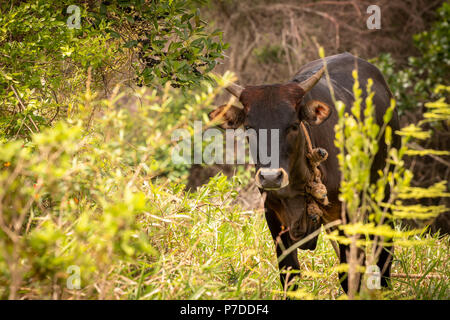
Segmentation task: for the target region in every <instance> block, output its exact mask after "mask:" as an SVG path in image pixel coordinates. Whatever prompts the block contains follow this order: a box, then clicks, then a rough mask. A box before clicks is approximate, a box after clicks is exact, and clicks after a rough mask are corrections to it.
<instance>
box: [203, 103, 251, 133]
mask: <svg viewBox="0 0 450 320" xmlns="http://www.w3.org/2000/svg"><path fill="white" fill-rule="evenodd" d="M208 116H209V119H210V120H211V121H217V122H218V123H219V126H220V127H221V128H222V129H237V128H239V127H240V126H241V125H243V124H244V120H245V111H244V109H241V108H238V107H236V106H233V105H226V104H224V105H221V106H220V107H217V108H216V109H215V110H213V111H211V112H210V113H209V114H208Z"/></svg>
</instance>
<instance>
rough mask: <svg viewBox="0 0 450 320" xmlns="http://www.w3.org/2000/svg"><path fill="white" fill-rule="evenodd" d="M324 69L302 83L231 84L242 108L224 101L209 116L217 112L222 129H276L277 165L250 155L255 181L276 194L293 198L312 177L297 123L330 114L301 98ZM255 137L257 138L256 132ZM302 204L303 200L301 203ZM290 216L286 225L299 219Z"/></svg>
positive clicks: (315, 122)
mask: <svg viewBox="0 0 450 320" xmlns="http://www.w3.org/2000/svg"><path fill="white" fill-rule="evenodd" d="M324 71H325V69H324V68H322V69H320V70H319V71H317V72H316V73H315V74H313V75H312V76H311V77H309V78H308V79H306V80H304V81H303V82H301V83H295V82H290V83H287V84H274V85H262V86H247V87H245V88H243V87H240V86H238V85H236V84H233V85H231V86H229V87H228V88H227V90H228V91H229V92H230V93H232V94H233V95H234V96H236V97H237V98H238V99H239V101H240V102H241V103H242V105H243V107H244V108H238V107H236V106H231V107H229V106H226V105H223V106H220V107H218V108H217V109H216V110H214V111H212V112H211V113H210V114H209V117H210V119H215V118H217V117H218V116H219V115H220V116H221V117H222V124H221V127H222V128H224V129H236V128H238V127H240V126H242V125H243V126H244V129H246V130H249V129H254V130H255V132H256V134H257V135H259V133H260V132H261V131H260V129H267V131H266V132H271V129H277V130H278V135H279V148H278V149H279V158H278V160H279V161H278V163H279V166H278V167H275V168H274V167H273V166H271V164H270V163H266V164H263V163H261V162H260V161H259V159H255V157H253V159H254V160H255V161H256V176H255V180H256V184H257V185H258V187H259V188H260V189H262V190H268V191H270V193H271V194H274V195H277V196H278V197H277V198H292V197H293V196H294V195H293V192H295V191H296V190H304V185H305V183H306V181H308V180H309V179H310V177H311V174H312V172H311V171H310V168H309V166H308V163H307V161H308V160H307V158H306V154H307V145H306V141H305V135H304V132H303V131H302V130H301V126H300V123H301V122H302V121H304V122H307V123H308V124H310V125H313V126H314V125H319V124H321V123H322V122H323V121H325V120H326V119H327V118H328V117H329V115H330V113H331V108H330V107H329V106H328V105H327V104H325V103H323V102H321V101H317V100H312V101H308V102H307V103H305V102H304V100H303V98H304V96H305V94H306V93H307V92H308V91H310V90H311V89H312V88H313V87H314V85H316V84H317V82H318V81H319V80H320V78H321V77H322V75H323V73H324ZM257 138H258V140H259V136H258V137H257ZM271 140H272V139H271V138H270V137H267V139H266V141H267V151H268V153H269V154H270V152H271V149H273V148H271V145H270V144H271ZM270 156H271V157H273V155H270ZM300 205H301V204H300V203H298V204H296V206H300ZM305 205H306V204H305V203H303V205H302V206H303V207H304V206H305ZM298 209H300V210H301V208H298ZM289 220H290V221H286V224H287V225H290V226H292V224H293V223H298V221H296V220H298V219H296V218H294V217H292V219H289ZM295 221H296V222H295ZM294 229H296V228H294ZM301 229H304V228H301Z"/></svg>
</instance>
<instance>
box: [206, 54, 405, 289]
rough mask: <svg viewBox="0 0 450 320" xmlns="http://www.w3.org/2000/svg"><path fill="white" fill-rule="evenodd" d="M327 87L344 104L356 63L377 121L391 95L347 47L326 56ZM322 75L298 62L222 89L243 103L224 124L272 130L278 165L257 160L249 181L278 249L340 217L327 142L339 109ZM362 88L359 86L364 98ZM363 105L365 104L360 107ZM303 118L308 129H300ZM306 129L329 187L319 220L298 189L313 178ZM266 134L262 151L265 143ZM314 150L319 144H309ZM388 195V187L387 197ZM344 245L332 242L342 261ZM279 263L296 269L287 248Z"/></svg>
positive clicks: (383, 151)
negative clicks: (285, 74)
mask: <svg viewBox="0 0 450 320" xmlns="http://www.w3.org/2000/svg"><path fill="white" fill-rule="evenodd" d="M325 60H326V68H327V70H328V73H329V76H330V81H331V86H332V87H333V90H334V95H335V98H336V100H341V101H343V102H344V103H345V105H346V106H347V108H350V107H351V105H352V102H353V101H354V96H353V93H352V86H353V84H354V79H353V77H352V71H353V70H354V69H355V68H357V70H358V77H359V81H360V83H361V87H362V88H365V87H366V84H367V80H368V79H369V78H372V80H373V86H372V89H373V91H374V92H375V95H374V97H373V102H374V104H375V106H376V119H377V123H378V125H381V124H382V121H383V120H382V118H383V115H384V113H385V112H386V109H387V108H388V106H389V104H390V99H391V97H392V94H391V92H390V90H389V88H388V86H387V84H386V81H385V80H384V78H383V75H382V74H381V72H380V71H379V70H378V69H377V68H376V67H375V66H374V65H372V64H370V63H369V62H367V61H365V60H362V59H360V58H357V57H355V56H353V55H351V54H349V53H343V54H338V55H334V56H330V57H326V58H325ZM323 74H324V66H323V60H316V61H313V62H310V63H308V64H307V65H305V66H303V67H302V68H301V69H300V71H299V72H298V73H297V74H296V75H295V76H294V78H293V79H292V80H291V81H290V82H288V83H285V84H271V85H260V86H246V87H245V88H244V87H240V86H238V85H235V84H233V85H232V86H230V87H229V88H227V90H228V91H229V92H230V93H232V94H233V95H235V96H236V97H237V98H238V99H239V101H240V102H241V103H242V105H243V107H244V108H243V109H241V108H238V107H235V106H232V107H231V108H229V109H228V110H227V111H226V112H225V114H224V115H223V118H224V119H225V120H226V121H225V123H223V124H222V127H223V128H237V127H239V126H241V125H243V126H244V128H245V129H247V130H248V129H250V128H253V129H255V130H256V132H258V130H259V129H278V130H279V131H278V132H279V168H269V165H262V164H261V163H259V162H258V161H257V163H256V177H255V178H256V183H257V185H258V187H259V188H260V191H261V192H266V193H267V198H266V200H265V212H266V220H267V223H268V226H269V229H270V231H271V234H272V236H273V238H274V240H276V239H277V237H279V238H280V239H281V241H282V245H283V246H284V247H285V248H288V247H290V246H291V245H292V244H294V243H295V242H297V241H299V240H300V239H303V238H304V237H306V236H307V235H309V234H311V233H312V232H313V231H315V230H317V229H318V228H319V227H320V225H321V223H325V222H329V221H332V220H336V219H339V218H340V217H341V216H340V215H341V203H340V201H339V200H338V195H339V184H340V171H339V165H338V160H337V155H338V152H339V151H338V149H337V148H336V147H335V145H334V139H335V132H334V126H335V125H336V123H337V120H338V115H337V112H336V110H335V106H334V104H333V100H332V98H331V94H330V90H329V87H328V84H327V81H326V78H325V77H322V76H323ZM366 96H367V93H366V92H365V90H364V89H363V96H362V98H363V101H364V100H365V98H366ZM224 108H225V106H221V107H219V108H218V109H216V110H214V111H213V112H211V113H210V118H211V119H213V118H215V117H216V116H217V115H218V114H219V113H223V111H225V110H224ZM362 109H364V104H363V106H362ZM301 123H303V124H304V125H305V127H306V130H307V133H306V132H305V131H303V130H302V125H301ZM390 126H391V127H392V129H393V131H394V132H395V130H398V129H399V122H398V116H397V113H396V111H395V112H394V116H393V118H392V120H391V122H390ZM308 136H309V137H310V139H311V143H312V145H313V146H314V147H316V148H319V147H320V148H323V149H324V150H326V151H328V158H327V159H326V160H325V161H323V162H321V163H320V164H319V163H317V164H316V166H317V169H318V171H319V172H320V176H321V181H319V182H318V183H323V184H324V185H325V187H326V190H327V191H328V194H325V196H327V198H328V201H329V204H328V206H321V204H320V203H317V202H315V204H314V205H318V206H319V207H322V209H323V211H324V215H323V216H321V217H320V221H316V220H315V219H311V218H310V215H308V214H307V211H308V210H310V209H311V210H312V209H314V208H313V207H312V206H309V205H308V195H307V194H305V190H306V189H307V188H308V183H309V182H310V181H312V180H314V178H315V176H314V168H313V166H312V164H311V162H310V161H309V159H308V157H307V155H308V141H307V140H308ZM267 140H268V146H267V150H269V152H270V149H271V146H270V140H271V139H267ZM381 141H383V142H382V143H380V145H379V150H378V153H377V155H376V156H375V161H374V163H373V166H372V169H371V179H372V181H374V180H375V179H376V178H377V171H378V170H379V169H382V168H384V166H385V159H386V156H387V147H386V145H385V144H384V139H382V140H381ZM399 143H400V140H399V138H398V136H395V137H394V142H393V146H394V147H397V148H398V147H399ZM315 150H318V149H315ZM388 196H389V190H388V191H387V193H386V197H388ZM276 243H277V244H276V251H277V255H278V256H280V255H281V254H282V249H281V248H280V245H281V244H280V243H279V242H276ZM316 243H317V237H316V238H314V239H312V240H310V241H309V242H307V243H305V244H303V245H302V246H301V247H300V248H301V249H314V248H315V247H316ZM347 250H348V247H347V246H344V245H340V246H339V253H340V254H339V255H340V260H341V262H342V263H345V262H346V258H347V254H346V252H347ZM391 260H392V259H390V256H389V252H388V251H386V250H383V251H382V254H381V255H380V257H379V262H378V265H379V267H380V269H381V270H383V266H384V265H385V263H386V264H387V268H384V270H385V272H384V273H383V275H382V281H381V284H382V285H383V286H386V285H387V278H388V277H389V275H390V261H391ZM279 267H280V270H282V269H286V270H289V269H293V270H298V269H299V261H298V257H297V250H294V251H293V252H292V253H291V254H289V255H288V256H287V257H286V258H284V259H283V260H282V261H280V262H279ZM280 276H281V282H282V284H285V280H286V274H285V273H282V274H281V275H280ZM339 276H340V279H341V284H342V287H343V289H344V290H345V291H347V288H348V284H347V280H346V278H347V277H346V274H340V275H339Z"/></svg>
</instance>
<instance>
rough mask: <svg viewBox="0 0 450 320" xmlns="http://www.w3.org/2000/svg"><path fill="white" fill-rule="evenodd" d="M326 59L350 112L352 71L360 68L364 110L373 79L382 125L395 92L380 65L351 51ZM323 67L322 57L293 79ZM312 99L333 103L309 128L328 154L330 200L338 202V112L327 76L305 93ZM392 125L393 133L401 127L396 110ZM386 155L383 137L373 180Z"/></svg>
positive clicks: (339, 96) (326, 168)
mask: <svg viewBox="0 0 450 320" xmlns="http://www.w3.org/2000/svg"><path fill="white" fill-rule="evenodd" d="M325 60H326V61H327V70H328V73H329V76H330V80H331V84H332V87H333V91H334V94H335V99H336V100H341V101H343V102H344V103H345V105H346V109H347V112H350V108H351V106H352V103H353V102H354V96H353V84H354V79H353V76H352V72H353V70H354V69H355V68H357V69H358V79H359V83H360V88H361V89H362V98H363V102H362V110H364V107H365V98H366V97H367V92H366V86H367V80H368V79H369V78H371V79H372V80H373V86H372V91H373V92H375V95H374V97H373V103H374V105H375V115H376V121H377V123H378V125H380V126H381V125H382V122H383V115H384V114H385V112H386V109H387V108H388V107H389V105H390V99H391V97H392V93H391V91H390V90H389V87H388V85H387V84H386V81H385V80H384V77H383V75H382V73H381V72H380V70H378V68H377V67H375V66H374V65H373V64H371V63H369V62H367V61H365V60H363V59H360V58H358V57H355V56H353V55H352V54H350V53H342V54H338V55H334V56H329V57H326V58H325ZM322 66H323V60H322V59H319V60H315V61H312V62H310V63H308V64H306V65H304V66H303V67H302V68H301V69H300V70H299V71H298V73H297V74H296V75H295V77H294V78H293V80H292V81H295V82H301V81H303V80H305V79H308V78H309V77H310V76H311V75H313V74H314V73H316V72H317V71H318V70H319V69H320V68H322ZM309 100H320V101H323V102H325V103H327V104H328V105H330V107H331V108H332V114H331V115H330V117H329V119H328V120H327V121H325V122H323V123H322V124H321V125H318V126H311V127H309V130H310V134H311V139H312V141H313V144H314V146H315V147H322V148H325V149H326V150H327V151H328V153H329V157H328V159H327V161H325V162H324V163H323V166H322V170H323V171H324V175H325V177H324V183H325V184H326V186H327V189H328V194H329V196H330V200H331V201H333V198H334V200H335V201H336V200H337V196H338V193H339V184H340V172H339V164H338V161H337V155H338V153H339V150H338V149H337V148H336V146H335V145H334V139H335V132H334V126H335V125H336V123H337V121H338V115H337V111H336V108H335V106H334V103H333V100H332V98H331V94H330V90H329V88H328V83H327V80H326V76H325V75H324V76H323V77H322V78H321V79H320V81H319V82H318V83H317V84H316V85H315V86H314V88H313V89H312V90H311V91H310V92H308V93H307V94H306V95H305V97H304V103H307V102H308V101H309ZM389 125H390V126H391V127H392V129H393V131H394V132H395V130H398V129H399V121H398V115H397V112H396V111H395V112H394V115H393V118H392V120H391V122H390V123H389ZM399 145H400V139H399V137H398V136H395V135H394V141H393V146H394V147H397V148H398V147H399ZM386 156H387V146H386V145H385V143H384V138H383V139H381V141H380V144H379V151H378V153H377V155H376V156H375V159H374V165H373V167H372V170H371V173H372V177H371V178H372V181H374V180H375V179H376V178H377V177H378V176H377V171H378V170H379V169H383V168H384V166H385V159H386Z"/></svg>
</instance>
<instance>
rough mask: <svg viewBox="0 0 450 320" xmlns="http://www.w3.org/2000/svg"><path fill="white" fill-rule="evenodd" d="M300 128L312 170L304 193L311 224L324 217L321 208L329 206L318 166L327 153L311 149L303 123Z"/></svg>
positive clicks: (309, 139) (318, 149)
mask: <svg viewBox="0 0 450 320" xmlns="http://www.w3.org/2000/svg"><path fill="white" fill-rule="evenodd" d="M300 126H301V128H302V130H303V134H304V136H305V140H306V145H307V148H308V152H307V154H306V157H307V158H308V160H309V164H310V166H311V169H312V173H313V174H312V177H311V179H310V180H309V181H308V182H307V183H306V187H305V192H306V194H307V209H306V210H307V213H308V216H309V218H311V220H313V222H318V220H319V218H321V217H323V216H324V212H323V210H322V208H321V206H327V205H328V204H329V201H328V196H327V188H326V187H325V185H324V184H323V183H322V177H321V172H320V170H319V168H318V167H319V164H320V163H321V162H322V161H325V160H326V159H327V158H328V152H327V151H326V150H325V149H323V148H313V147H312V143H311V138H310V136H309V133H308V130H307V129H306V127H305V124H304V123H303V122H300Z"/></svg>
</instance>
